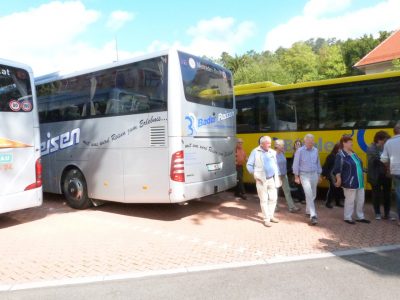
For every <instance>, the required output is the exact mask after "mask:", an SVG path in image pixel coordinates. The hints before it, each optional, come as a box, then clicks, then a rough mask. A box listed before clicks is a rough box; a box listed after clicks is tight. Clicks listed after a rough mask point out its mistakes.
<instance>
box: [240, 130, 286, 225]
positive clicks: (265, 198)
mask: <svg viewBox="0 0 400 300" xmlns="http://www.w3.org/2000/svg"><path fill="white" fill-rule="evenodd" d="M246 166H247V170H248V171H249V173H250V174H253V176H254V179H255V181H256V187H257V194H258V197H259V198H260V205H261V211H262V213H263V217H264V225H265V226H266V227H271V226H272V223H278V222H279V220H278V219H277V218H275V217H274V213H275V208H276V202H277V199H278V190H277V189H278V188H279V187H280V185H281V183H280V178H279V169H278V164H277V160H276V152H275V150H273V149H271V138H270V137H269V136H263V137H262V138H261V139H260V146H258V147H257V148H255V149H253V151H251V154H250V156H249V159H248V161H247V165H246Z"/></svg>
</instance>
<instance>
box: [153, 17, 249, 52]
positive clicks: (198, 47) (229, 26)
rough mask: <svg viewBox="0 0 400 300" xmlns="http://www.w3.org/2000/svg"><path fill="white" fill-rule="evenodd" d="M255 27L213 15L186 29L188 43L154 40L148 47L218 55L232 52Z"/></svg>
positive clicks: (245, 22) (246, 22)
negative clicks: (172, 48)
mask: <svg viewBox="0 0 400 300" xmlns="http://www.w3.org/2000/svg"><path fill="white" fill-rule="evenodd" d="M255 29H256V26H255V24H254V23H253V22H250V21H244V22H241V23H237V21H236V20H235V19H234V18H231V17H227V18H222V17H214V18H212V19H208V20H201V21H199V22H197V24H196V25H195V26H191V27H189V28H188V29H187V31H186V34H187V35H188V37H189V38H190V39H191V41H190V42H189V43H182V42H181V41H175V42H174V43H165V42H161V41H154V42H153V43H152V45H150V48H151V49H158V50H161V49H165V48H168V47H171V46H172V47H179V48H181V49H183V50H185V51H187V52H190V53H193V54H196V55H199V56H203V55H205V56H208V57H219V56H220V55H221V53H222V52H228V53H231V54H234V52H235V49H236V48H237V47H238V46H240V45H241V44H243V43H244V42H245V41H246V40H247V39H248V38H250V37H251V36H253V35H254V33H255Z"/></svg>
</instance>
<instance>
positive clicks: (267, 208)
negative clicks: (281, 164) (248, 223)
mask: <svg viewBox="0 0 400 300" xmlns="http://www.w3.org/2000/svg"><path fill="white" fill-rule="evenodd" d="M256 187H257V194H258V197H259V198H260V205H261V211H262V213H263V217H264V222H269V221H270V220H271V218H273V217H274V213H275V208H276V201H277V200H278V190H277V188H276V186H275V179H274V177H272V178H269V179H266V180H265V181H263V182H262V183H261V182H260V181H259V180H257V183H256Z"/></svg>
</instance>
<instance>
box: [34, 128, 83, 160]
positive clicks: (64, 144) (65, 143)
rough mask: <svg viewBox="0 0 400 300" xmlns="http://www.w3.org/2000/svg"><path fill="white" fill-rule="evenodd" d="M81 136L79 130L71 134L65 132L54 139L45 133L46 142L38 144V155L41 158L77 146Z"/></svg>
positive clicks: (76, 129) (74, 130) (72, 131)
mask: <svg viewBox="0 0 400 300" xmlns="http://www.w3.org/2000/svg"><path fill="white" fill-rule="evenodd" d="M80 135H81V130H80V128H75V129H73V130H71V132H69V131H67V132H64V133H62V134H60V135H57V136H55V137H51V135H50V132H48V133H47V135H46V137H47V141H44V142H41V143H40V153H41V155H42V156H44V155H47V154H50V153H54V152H57V151H59V150H62V149H65V148H68V147H71V146H74V145H77V144H79V139H80Z"/></svg>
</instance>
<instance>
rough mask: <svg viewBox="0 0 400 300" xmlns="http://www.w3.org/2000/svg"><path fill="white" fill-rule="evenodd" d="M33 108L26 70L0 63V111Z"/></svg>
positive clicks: (29, 109)
mask: <svg viewBox="0 0 400 300" xmlns="http://www.w3.org/2000/svg"><path fill="white" fill-rule="evenodd" d="M32 108H33V103H32V89H31V85H30V78H29V74H28V72H26V71H25V70H23V69H19V68H13V67H9V66H5V65H0V111H3V112H4V111H6V112H28V111H31V110H32Z"/></svg>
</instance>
